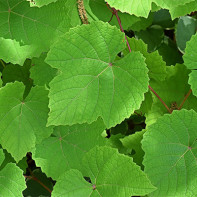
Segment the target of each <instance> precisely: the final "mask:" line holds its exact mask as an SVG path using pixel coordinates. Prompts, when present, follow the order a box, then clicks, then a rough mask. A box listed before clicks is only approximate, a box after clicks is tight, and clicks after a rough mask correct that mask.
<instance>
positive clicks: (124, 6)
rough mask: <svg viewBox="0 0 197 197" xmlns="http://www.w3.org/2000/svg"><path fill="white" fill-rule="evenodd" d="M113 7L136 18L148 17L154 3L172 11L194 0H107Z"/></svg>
mask: <svg viewBox="0 0 197 197" xmlns="http://www.w3.org/2000/svg"><path fill="white" fill-rule="evenodd" d="M105 1H106V2H107V3H109V4H110V6H111V7H115V8H116V9H118V10H120V11H121V12H127V13H129V14H134V15H136V16H143V17H147V16H148V13H149V12H150V10H151V4H152V3H153V2H154V3H156V4H157V5H158V6H160V7H161V8H166V9H172V8H174V7H177V6H179V5H184V4H186V3H189V2H192V1H194V0H179V1H177V0H146V1H143V0H119V1H116V0H105Z"/></svg>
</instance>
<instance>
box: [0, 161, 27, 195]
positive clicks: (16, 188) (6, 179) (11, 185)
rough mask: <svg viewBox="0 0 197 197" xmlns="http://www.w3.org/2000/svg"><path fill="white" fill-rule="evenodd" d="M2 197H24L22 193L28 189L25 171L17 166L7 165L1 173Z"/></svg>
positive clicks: (0, 193) (0, 190)
mask: <svg viewBox="0 0 197 197" xmlns="http://www.w3.org/2000/svg"><path fill="white" fill-rule="evenodd" d="M0 177H1V178H0V185H1V189H0V196H2V197H8V196H9V197H22V196H23V195H22V191H23V190H24V189H25V188H26V184H25V179H24V177H23V171H22V170H20V169H19V168H18V167H17V166H16V165H15V164H11V163H10V164H7V165H6V166H5V167H4V168H3V169H2V170H1V171H0Z"/></svg>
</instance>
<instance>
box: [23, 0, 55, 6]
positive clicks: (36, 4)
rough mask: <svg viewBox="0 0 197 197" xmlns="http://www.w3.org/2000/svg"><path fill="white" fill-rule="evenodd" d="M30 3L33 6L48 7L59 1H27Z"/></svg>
mask: <svg viewBox="0 0 197 197" xmlns="http://www.w3.org/2000/svg"><path fill="white" fill-rule="evenodd" d="M27 1H30V5H31V6H37V7H42V6H44V5H48V4H50V3H52V2H56V1H57V0H27Z"/></svg>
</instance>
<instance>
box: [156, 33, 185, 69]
mask: <svg viewBox="0 0 197 197" xmlns="http://www.w3.org/2000/svg"><path fill="white" fill-rule="evenodd" d="M158 52H159V54H160V55H161V56H162V58H163V60H164V61H165V62H166V65H167V66H171V65H176V64H177V63H180V64H182V63H183V59H182V55H181V53H180V51H179V50H178V49H177V45H176V43H175V42H174V41H173V40H171V39H170V38H169V37H167V36H164V40H163V43H162V44H161V46H160V47H159V49H158Z"/></svg>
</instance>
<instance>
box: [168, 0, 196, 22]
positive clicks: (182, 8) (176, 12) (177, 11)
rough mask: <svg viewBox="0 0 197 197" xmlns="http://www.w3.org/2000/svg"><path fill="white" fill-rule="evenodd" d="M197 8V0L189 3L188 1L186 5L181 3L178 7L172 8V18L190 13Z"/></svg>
mask: <svg viewBox="0 0 197 197" xmlns="http://www.w3.org/2000/svg"><path fill="white" fill-rule="evenodd" d="M196 10H197V1H196V0H195V1H192V2H189V3H186V4H184V5H179V6H177V7H173V8H172V9H171V10H170V14H171V16H172V19H174V18H178V17H180V16H184V15H186V14H190V13H191V12H194V11H196Z"/></svg>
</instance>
